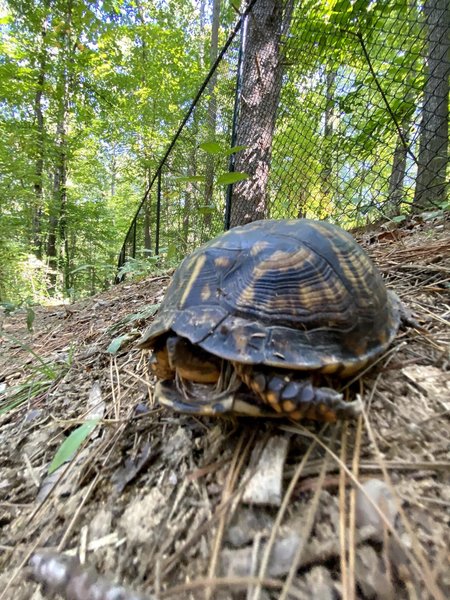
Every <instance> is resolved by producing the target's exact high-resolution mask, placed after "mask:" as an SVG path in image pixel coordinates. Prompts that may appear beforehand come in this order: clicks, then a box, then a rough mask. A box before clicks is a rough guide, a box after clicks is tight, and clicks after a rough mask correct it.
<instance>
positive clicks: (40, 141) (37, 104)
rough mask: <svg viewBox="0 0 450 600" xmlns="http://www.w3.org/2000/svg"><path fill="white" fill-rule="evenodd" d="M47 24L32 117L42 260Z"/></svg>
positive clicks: (36, 231) (36, 240) (35, 231)
mask: <svg viewBox="0 0 450 600" xmlns="http://www.w3.org/2000/svg"><path fill="white" fill-rule="evenodd" d="M46 36H47V23H46V18H45V17H44V19H43V22H42V28H41V47H40V50H39V70H38V79H37V85H36V93H35V96H34V116H35V119H36V126H37V137H36V158H35V165H34V206H33V211H32V236H33V247H34V253H35V255H36V257H37V258H39V259H40V258H42V208H43V205H44V191H43V190H44V182H43V177H44V140H45V129H44V111H43V107H42V97H43V94H44V84H45V75H46V67H47V49H46Z"/></svg>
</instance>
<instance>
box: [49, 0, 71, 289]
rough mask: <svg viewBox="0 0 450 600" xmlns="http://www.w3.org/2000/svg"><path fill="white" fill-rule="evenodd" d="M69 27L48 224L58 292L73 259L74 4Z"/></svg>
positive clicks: (68, 11) (62, 62)
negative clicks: (70, 199)
mask: <svg viewBox="0 0 450 600" xmlns="http://www.w3.org/2000/svg"><path fill="white" fill-rule="evenodd" d="M65 17H66V27H64V29H63V31H62V33H61V48H62V50H61V54H60V58H59V73H58V83H57V87H58V95H57V98H58V103H59V106H58V118H57V123H56V161H55V163H56V164H55V171H54V176H53V203H52V204H53V207H52V214H51V216H50V221H49V235H48V243H47V255H48V260H49V265H50V268H51V271H52V272H53V273H51V283H52V287H53V288H54V289H55V286H56V271H57V269H58V270H60V271H62V275H63V289H64V290H66V289H68V288H69V287H70V281H69V279H70V256H69V243H68V239H67V126H68V115H69V94H70V88H71V76H70V68H71V63H72V58H73V57H72V52H73V48H72V44H71V38H70V26H71V22H72V0H68V3H67V6H66V15H65Z"/></svg>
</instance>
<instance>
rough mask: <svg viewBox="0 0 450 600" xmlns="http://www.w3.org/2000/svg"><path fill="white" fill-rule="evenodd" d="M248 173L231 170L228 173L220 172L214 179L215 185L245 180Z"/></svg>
mask: <svg viewBox="0 0 450 600" xmlns="http://www.w3.org/2000/svg"><path fill="white" fill-rule="evenodd" d="M249 177H250V175H248V174H247V173H238V172H235V171H232V172H230V173H222V175H219V177H218V178H217V180H216V184H217V185H229V184H230V183H236V182H237V181H245V179H248V178H249Z"/></svg>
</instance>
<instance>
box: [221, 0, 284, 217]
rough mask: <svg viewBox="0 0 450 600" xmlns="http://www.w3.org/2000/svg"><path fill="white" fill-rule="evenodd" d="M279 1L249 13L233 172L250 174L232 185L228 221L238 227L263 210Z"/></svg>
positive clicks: (277, 84) (278, 72) (277, 67)
mask: <svg viewBox="0 0 450 600" xmlns="http://www.w3.org/2000/svg"><path fill="white" fill-rule="evenodd" d="M283 6H284V2H283V1H282V0H259V1H258V2H257V3H256V4H255V6H254V8H253V10H252V11H251V13H250V14H249V16H248V20H247V28H246V41H245V48H244V58H243V65H242V88H241V95H240V105H239V122H238V126H237V136H236V143H237V145H244V146H246V149H245V150H243V151H241V152H239V153H238V154H237V155H236V160H235V165H234V170H235V171H237V172H245V173H247V175H249V178H248V179H247V180H245V181H241V182H239V183H237V184H234V187H233V197H232V203H231V215H230V225H231V227H234V226H235V225H242V224H243V223H249V222H250V221H255V220H256V219H262V218H264V217H265V216H266V214H267V198H266V188H267V182H268V179H269V170H270V160H271V154H272V138H273V132H274V129H275V121H276V113H277V106H278V101H279V97H280V91H281V83H282V81H281V77H282V65H281V56H280V36H281V32H282V29H283Z"/></svg>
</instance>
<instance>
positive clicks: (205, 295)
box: [200, 283, 211, 302]
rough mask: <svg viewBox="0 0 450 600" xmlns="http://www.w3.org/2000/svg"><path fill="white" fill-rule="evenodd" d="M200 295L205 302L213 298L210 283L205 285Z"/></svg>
mask: <svg viewBox="0 0 450 600" xmlns="http://www.w3.org/2000/svg"><path fill="white" fill-rule="evenodd" d="M200 297H201V299H202V300H203V302H206V301H207V300H209V299H210V298H211V288H210V287H209V283H207V284H206V285H204V286H203V288H202V291H201V293H200Z"/></svg>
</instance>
